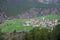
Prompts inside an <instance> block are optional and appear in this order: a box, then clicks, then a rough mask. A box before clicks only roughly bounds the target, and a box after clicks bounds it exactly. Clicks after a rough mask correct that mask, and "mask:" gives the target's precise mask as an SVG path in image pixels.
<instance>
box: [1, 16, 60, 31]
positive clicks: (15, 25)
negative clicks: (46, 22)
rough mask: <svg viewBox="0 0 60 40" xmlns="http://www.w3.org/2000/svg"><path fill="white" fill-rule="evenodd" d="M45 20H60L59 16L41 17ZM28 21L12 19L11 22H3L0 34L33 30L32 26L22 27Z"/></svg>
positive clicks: (38, 18)
mask: <svg viewBox="0 0 60 40" xmlns="http://www.w3.org/2000/svg"><path fill="white" fill-rule="evenodd" d="M43 17H45V18H48V19H50V20H52V19H60V16H58V15H48V16H43ZM41 18H42V17H36V18H31V19H36V20H41ZM26 20H28V19H13V20H5V22H4V23H3V24H0V28H1V29H2V32H13V31H14V30H16V31H17V32H21V31H23V30H24V29H26V30H31V29H33V27H32V26H29V27H25V26H23V23H24V22H25V21H26Z"/></svg>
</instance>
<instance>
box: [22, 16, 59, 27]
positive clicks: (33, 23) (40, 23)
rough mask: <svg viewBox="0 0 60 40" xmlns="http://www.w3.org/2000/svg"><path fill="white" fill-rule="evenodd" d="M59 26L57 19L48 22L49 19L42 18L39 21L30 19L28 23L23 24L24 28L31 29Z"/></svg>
mask: <svg viewBox="0 0 60 40" xmlns="http://www.w3.org/2000/svg"><path fill="white" fill-rule="evenodd" d="M57 24H59V22H58V20H57V19H54V20H49V19H45V18H44V17H43V18H42V19H41V20H34V19H30V20H28V21H25V23H24V24H23V25H24V26H32V27H41V26H42V27H47V26H50V27H52V26H55V25H57Z"/></svg>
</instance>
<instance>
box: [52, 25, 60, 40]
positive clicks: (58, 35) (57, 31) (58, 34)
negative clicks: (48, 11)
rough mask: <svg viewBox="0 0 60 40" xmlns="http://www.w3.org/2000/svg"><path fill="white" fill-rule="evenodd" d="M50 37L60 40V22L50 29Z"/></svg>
mask: <svg viewBox="0 0 60 40" xmlns="http://www.w3.org/2000/svg"><path fill="white" fill-rule="evenodd" d="M51 37H52V38H51V39H52V40H60V24H58V25H57V26H55V28H54V30H53V31H52V35H51Z"/></svg>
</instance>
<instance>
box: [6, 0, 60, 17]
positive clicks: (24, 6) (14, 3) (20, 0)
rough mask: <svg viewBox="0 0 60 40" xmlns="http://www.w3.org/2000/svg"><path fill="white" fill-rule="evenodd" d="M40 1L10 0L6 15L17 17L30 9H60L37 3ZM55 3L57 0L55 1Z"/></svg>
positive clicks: (57, 6) (55, 6)
mask: <svg viewBox="0 0 60 40" xmlns="http://www.w3.org/2000/svg"><path fill="white" fill-rule="evenodd" d="M37 1H38V0H8V2H7V10H6V14H7V15H8V16H11V15H12V16H16V15H17V14H21V13H22V12H25V11H27V10H29V9H30V8H59V7H60V5H56V4H45V3H40V2H37ZM54 1H55V0H54Z"/></svg>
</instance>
